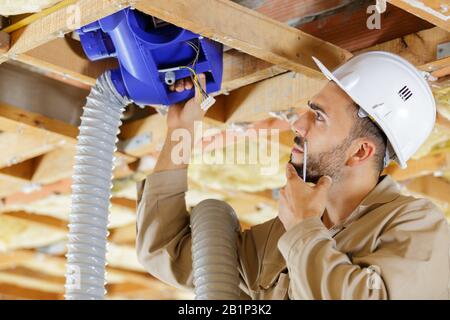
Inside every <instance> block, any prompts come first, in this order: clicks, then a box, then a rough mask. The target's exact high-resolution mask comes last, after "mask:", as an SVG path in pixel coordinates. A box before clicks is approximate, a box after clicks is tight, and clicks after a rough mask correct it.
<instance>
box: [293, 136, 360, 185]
mask: <svg viewBox="0 0 450 320" xmlns="http://www.w3.org/2000/svg"><path fill="white" fill-rule="evenodd" d="M294 142H295V143H296V144H297V145H298V146H300V147H302V146H303V140H302V139H301V138H300V137H295V138H294ZM350 142H351V138H350V137H348V138H346V139H345V140H344V141H343V142H342V143H341V144H339V145H338V146H336V147H334V148H333V149H332V150H330V151H325V152H321V153H319V154H307V162H306V182H312V183H314V184H316V183H317V182H318V181H319V179H320V177H322V176H325V175H327V176H330V177H331V178H332V179H333V182H337V181H339V180H340V178H341V174H342V169H343V167H344V161H345V151H346V150H347V149H348V147H349V145H350ZM289 162H290V163H291V164H292V165H293V166H294V168H295V170H296V171H297V174H298V176H299V177H300V178H303V161H302V163H297V164H296V163H293V162H292V153H291V158H290V160H289Z"/></svg>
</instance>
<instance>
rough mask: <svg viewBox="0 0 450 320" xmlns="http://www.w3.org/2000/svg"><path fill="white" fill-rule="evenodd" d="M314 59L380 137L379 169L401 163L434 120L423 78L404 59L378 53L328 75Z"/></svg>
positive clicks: (358, 58) (365, 55)
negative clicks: (382, 144) (376, 128)
mask: <svg viewBox="0 0 450 320" xmlns="http://www.w3.org/2000/svg"><path fill="white" fill-rule="evenodd" d="M313 59H314V61H315V62H316V64H317V65H318V67H319V68H320V70H321V71H322V73H323V74H324V75H325V76H326V77H327V78H328V79H329V80H332V81H334V82H335V83H336V84H337V85H338V86H339V87H340V88H341V89H342V90H344V91H345V92H346V93H347V94H348V95H349V96H350V97H351V98H352V99H353V101H354V102H355V103H357V104H358V105H359V106H360V107H361V109H362V110H361V109H360V111H359V112H358V115H359V116H360V117H364V116H369V117H370V118H371V119H372V121H374V122H375V123H376V124H377V125H378V126H379V127H380V128H381V130H383V132H384V133H385V135H386V137H387V139H388V143H387V148H386V155H385V162H384V164H385V166H386V165H387V164H388V163H389V161H391V160H395V161H396V162H397V163H398V164H399V165H400V166H401V167H402V168H403V169H404V168H406V166H407V165H406V161H408V159H409V158H410V157H411V156H412V155H413V154H414V153H415V152H416V151H417V149H419V147H420V146H421V144H422V143H423V142H424V141H425V140H426V139H427V137H428V136H429V135H430V133H431V131H432V129H433V127H434V122H435V120H436V105H435V101H434V97H433V93H432V92H431V89H430V87H429V85H428V83H427V82H426V80H425V78H424V76H423V75H422V73H421V72H419V71H418V70H417V69H416V68H415V67H414V66H413V65H412V64H410V63H409V62H408V61H406V60H405V59H403V58H401V57H399V56H397V55H395V54H392V53H389V52H383V51H372V52H367V53H362V54H360V55H357V56H355V57H353V58H351V59H350V60H349V61H347V62H346V63H344V64H343V65H341V66H340V67H338V68H337V69H336V70H335V71H334V72H333V73H332V72H330V71H329V70H328V69H327V68H326V67H325V66H324V65H323V64H322V63H321V62H320V61H319V60H318V59H316V58H314V57H313Z"/></svg>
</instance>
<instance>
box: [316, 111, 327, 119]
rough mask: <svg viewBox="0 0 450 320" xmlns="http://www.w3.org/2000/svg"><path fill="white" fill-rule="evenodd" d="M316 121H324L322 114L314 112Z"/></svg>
mask: <svg viewBox="0 0 450 320" xmlns="http://www.w3.org/2000/svg"><path fill="white" fill-rule="evenodd" d="M316 119H317V120H318V121H324V120H325V118H324V117H323V116H322V114H321V113H320V112H316Z"/></svg>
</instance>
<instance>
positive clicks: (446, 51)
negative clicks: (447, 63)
mask: <svg viewBox="0 0 450 320" xmlns="http://www.w3.org/2000/svg"><path fill="white" fill-rule="evenodd" d="M449 56H450V42H444V43H440V44H438V45H437V50H436V58H437V59H438V60H439V59H444V58H447V57H449Z"/></svg>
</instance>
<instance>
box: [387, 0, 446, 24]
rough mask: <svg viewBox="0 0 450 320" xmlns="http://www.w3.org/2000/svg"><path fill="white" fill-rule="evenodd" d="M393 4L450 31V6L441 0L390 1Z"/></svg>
mask: <svg viewBox="0 0 450 320" xmlns="http://www.w3.org/2000/svg"><path fill="white" fill-rule="evenodd" d="M388 2H390V3H391V4H393V5H395V6H397V7H399V8H401V9H403V10H405V11H408V12H409V13H412V14H414V15H416V16H418V17H420V18H422V19H424V20H427V21H429V22H430V23H432V24H434V25H436V26H438V27H440V28H442V29H444V30H446V31H450V10H449V9H450V8H449V6H450V4H449V3H448V1H441V0H420V1H407V0H388Z"/></svg>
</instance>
